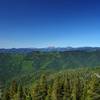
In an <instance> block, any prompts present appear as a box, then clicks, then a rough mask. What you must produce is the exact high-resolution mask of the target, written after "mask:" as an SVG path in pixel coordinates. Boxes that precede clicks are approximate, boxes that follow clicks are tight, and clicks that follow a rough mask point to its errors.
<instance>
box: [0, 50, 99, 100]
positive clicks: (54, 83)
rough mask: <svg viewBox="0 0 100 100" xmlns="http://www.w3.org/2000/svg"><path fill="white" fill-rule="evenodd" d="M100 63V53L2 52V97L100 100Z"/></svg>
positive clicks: (0, 87) (0, 94)
mask: <svg viewBox="0 0 100 100" xmlns="http://www.w3.org/2000/svg"><path fill="white" fill-rule="evenodd" d="M99 60H100V51H64V52H58V51H52V52H42V51H33V52H28V53H18V52H17V53H0V97H1V98H2V99H3V100H100V85H99V83H100V61H99ZM40 77H41V78H40ZM66 98H67V99H66ZM2 99H1V100H2Z"/></svg>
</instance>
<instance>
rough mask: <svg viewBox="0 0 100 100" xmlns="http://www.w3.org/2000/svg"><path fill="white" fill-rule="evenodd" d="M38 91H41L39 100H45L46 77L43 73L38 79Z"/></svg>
mask: <svg viewBox="0 0 100 100" xmlns="http://www.w3.org/2000/svg"><path fill="white" fill-rule="evenodd" d="M40 92H41V100H45V98H46V96H47V79H46V76H45V75H42V76H41V79H40Z"/></svg>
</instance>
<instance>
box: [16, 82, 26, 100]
mask: <svg viewBox="0 0 100 100" xmlns="http://www.w3.org/2000/svg"><path fill="white" fill-rule="evenodd" d="M17 96H18V97H17V98H18V100H24V98H25V96H24V91H23V87H22V85H21V84H19V87H18V92H17Z"/></svg>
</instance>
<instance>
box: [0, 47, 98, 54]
mask: <svg viewBox="0 0 100 100" xmlns="http://www.w3.org/2000/svg"><path fill="white" fill-rule="evenodd" d="M32 51H42V52H50V51H59V52H63V51H86V52H91V51H100V47H77V48H74V47H65V48H64V47H47V48H11V49H4V48H2V49H0V53H29V52H32Z"/></svg>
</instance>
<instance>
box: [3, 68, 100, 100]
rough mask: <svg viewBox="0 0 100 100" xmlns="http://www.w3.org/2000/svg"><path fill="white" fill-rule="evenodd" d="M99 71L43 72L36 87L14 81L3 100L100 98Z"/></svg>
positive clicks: (86, 99)
mask: <svg viewBox="0 0 100 100" xmlns="http://www.w3.org/2000/svg"><path fill="white" fill-rule="evenodd" d="M98 72H100V70H95V71H94V70H85V69H77V70H67V71H60V72H58V73H56V74H53V75H51V74H50V75H49V76H47V75H46V74H43V75H41V77H40V79H39V80H38V81H36V83H35V84H34V88H32V87H30V88H28V87H27V88H26V86H23V85H21V83H20V84H18V85H17V83H16V81H13V82H12V84H11V87H10V89H7V90H6V92H5V94H4V99H3V100H99V99H100V77H99V76H98V75H99V74H98ZM84 73H85V74H84ZM86 76H88V77H86Z"/></svg>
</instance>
